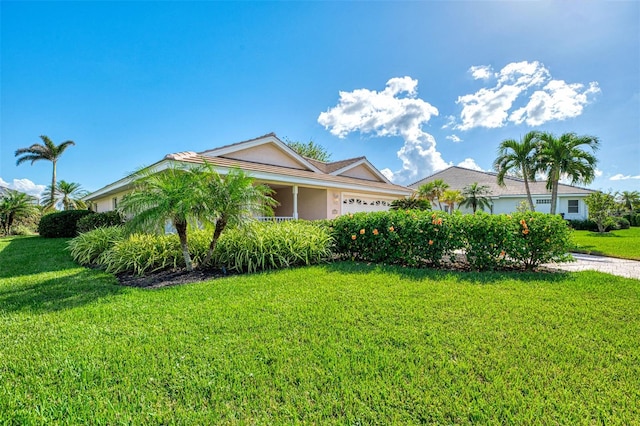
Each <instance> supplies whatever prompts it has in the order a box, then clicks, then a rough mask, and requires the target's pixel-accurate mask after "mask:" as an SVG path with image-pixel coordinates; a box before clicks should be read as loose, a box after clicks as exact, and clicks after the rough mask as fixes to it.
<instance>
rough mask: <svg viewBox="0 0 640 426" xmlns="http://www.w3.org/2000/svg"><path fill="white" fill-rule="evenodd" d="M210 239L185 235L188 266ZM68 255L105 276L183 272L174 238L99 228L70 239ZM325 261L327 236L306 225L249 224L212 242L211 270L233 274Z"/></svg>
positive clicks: (200, 233)
mask: <svg viewBox="0 0 640 426" xmlns="http://www.w3.org/2000/svg"><path fill="white" fill-rule="evenodd" d="M210 240H211V233H209V232H205V231H201V230H195V231H192V232H190V235H189V251H190V253H191V257H192V259H193V262H194V264H196V265H198V264H200V263H201V262H202V260H203V259H204V258H205V255H206V253H207V250H208V248H209V242H210ZM69 248H70V251H71V255H72V257H73V258H74V260H75V261H77V262H78V263H80V264H83V265H95V266H101V267H103V268H105V269H106V270H107V271H108V272H112V273H120V272H129V273H135V274H144V273H146V272H152V271H156V270H161V269H166V268H180V267H184V258H183V256H182V252H181V249H180V242H179V241H178V237H177V235H173V234H170V235H153V234H131V235H126V234H125V232H124V230H123V229H122V228H118V227H116V228H99V229H96V230H93V231H90V232H87V233H84V234H81V235H79V236H78V237H76V238H74V239H73V240H71V241H70V243H69ZM330 258H331V236H330V235H329V232H328V230H327V229H326V228H325V227H322V226H318V225H317V224H313V223H312V222H304V221H295V222H285V223H259V222H256V223H253V224H251V225H249V226H246V227H243V228H242V229H229V230H227V231H225V232H224V233H223V234H222V236H221V237H220V240H219V241H218V244H217V247H216V251H215V252H214V256H213V259H212V263H213V264H212V265H211V266H215V267H218V268H225V269H227V270H229V271H235V272H255V271H262V270H268V269H279V268H284V267H289V266H298V265H311V264H316V263H320V262H322V261H326V260H329V259H330Z"/></svg>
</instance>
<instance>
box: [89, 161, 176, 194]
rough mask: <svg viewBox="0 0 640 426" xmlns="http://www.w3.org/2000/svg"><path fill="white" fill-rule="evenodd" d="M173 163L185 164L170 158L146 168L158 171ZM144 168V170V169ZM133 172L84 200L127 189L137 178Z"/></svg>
mask: <svg viewBox="0 0 640 426" xmlns="http://www.w3.org/2000/svg"><path fill="white" fill-rule="evenodd" d="M172 163H174V164H175V163H180V164H184V163H181V162H179V161H175V160H168V159H164V160H160V161H158V162H157V163H155V164H152V165H150V166H148V167H145V168H144V169H152V170H155V171H156V172H159V171H162V170H165V169H167V168H168V167H169V165H170V164H172ZM144 169H143V170H144ZM133 176H134V175H133V174H130V175H129V176H127V177H124V178H122V179H120V180H117V181H115V182H113V183H110V184H109V185H107V186H104V187H102V188H100V189H98V190H97V191H94V192H92V193H90V194H88V195H85V196H84V197H82V201H92V200H96V199H98V198H102V197H104V196H105V195H109V194H115V193H117V192H121V191H124V190H127V189H128V188H129V187H130V185H131V184H132V183H133V181H134V180H135V179H134V177H133Z"/></svg>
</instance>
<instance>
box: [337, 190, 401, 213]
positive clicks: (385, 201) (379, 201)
mask: <svg viewBox="0 0 640 426" xmlns="http://www.w3.org/2000/svg"><path fill="white" fill-rule="evenodd" d="M392 201H393V199H391V198H380V197H371V196H366V195H350V194H345V195H344V196H343V198H342V214H349V213H358V212H379V211H386V210H389V207H391V202H392Z"/></svg>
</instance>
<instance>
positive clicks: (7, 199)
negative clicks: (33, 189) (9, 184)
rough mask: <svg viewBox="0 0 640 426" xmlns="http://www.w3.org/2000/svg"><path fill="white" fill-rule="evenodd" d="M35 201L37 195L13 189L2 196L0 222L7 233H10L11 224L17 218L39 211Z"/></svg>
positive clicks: (0, 199)
mask: <svg viewBox="0 0 640 426" xmlns="http://www.w3.org/2000/svg"><path fill="white" fill-rule="evenodd" d="M35 202H36V198H35V197H33V196H31V195H28V194H25V193H24V192H19V191H15V190H13V189H8V190H7V191H6V192H5V193H4V194H3V195H2V197H0V223H1V224H2V227H3V228H4V233H5V235H9V231H10V230H11V225H13V222H14V221H15V220H16V219H20V218H23V217H28V216H31V215H34V214H36V213H38V207H37V206H36V204H35Z"/></svg>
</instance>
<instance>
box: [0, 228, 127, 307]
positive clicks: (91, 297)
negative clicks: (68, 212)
mask: <svg viewBox="0 0 640 426" xmlns="http://www.w3.org/2000/svg"><path fill="white" fill-rule="evenodd" d="M67 241H68V240H67V239H46V238H39V237H19V238H10V239H3V240H0V284H2V281H3V279H6V278H14V280H12V282H11V284H7V285H0V311H21V310H32V311H36V312H47V311H58V310H63V309H70V308H74V307H77V306H81V305H84V304H87V303H91V302H93V301H95V300H97V299H100V298H103V297H107V296H111V295H115V294H119V293H122V292H124V291H125V289H124V288H123V287H120V286H117V285H115V284H116V283H117V281H116V279H115V277H114V276H113V275H110V274H106V273H104V272H101V271H95V270H91V269H86V268H83V267H80V266H79V265H78V264H77V263H75V262H74V261H73V260H72V259H71V256H70V255H69V252H68V251H67V250H66V247H67ZM42 273H48V275H45V276H42V275H39V274H42ZM4 281H5V282H7V281H6V280H4Z"/></svg>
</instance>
